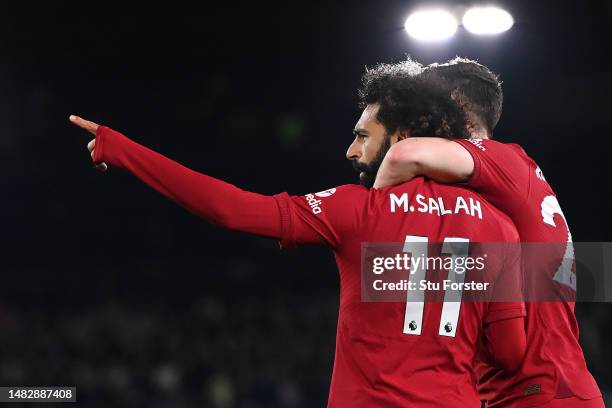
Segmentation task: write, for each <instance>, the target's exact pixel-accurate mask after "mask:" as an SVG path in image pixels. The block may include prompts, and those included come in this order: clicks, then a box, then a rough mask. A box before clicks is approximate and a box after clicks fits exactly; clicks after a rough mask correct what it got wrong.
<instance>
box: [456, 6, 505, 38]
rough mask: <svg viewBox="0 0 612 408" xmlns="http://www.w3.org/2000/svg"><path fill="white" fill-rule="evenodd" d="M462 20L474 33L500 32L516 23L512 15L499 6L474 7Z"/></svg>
mask: <svg viewBox="0 0 612 408" xmlns="http://www.w3.org/2000/svg"><path fill="white" fill-rule="evenodd" d="M462 22H463V26H464V27H465V29H466V30H468V31H469V32H471V33H473V34H499V33H503V32H504V31H507V30H509V29H510V28H511V27H512V26H513V25H514V19H513V18H512V15H510V13H508V12H507V11H506V10H503V9H500V8H497V7H473V8H471V9H469V10H468V11H467V12H466V13H465V14H464V15H463V21H462Z"/></svg>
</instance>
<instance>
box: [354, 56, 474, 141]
mask: <svg viewBox="0 0 612 408" xmlns="http://www.w3.org/2000/svg"><path fill="white" fill-rule="evenodd" d="M421 72H422V66H421V64H419V63H418V62H415V61H413V60H411V59H407V60H406V61H402V62H399V63H396V64H378V65H376V66H375V67H373V68H369V69H368V68H366V72H365V73H364V74H363V76H362V79H361V88H360V89H359V93H358V95H359V102H360V106H361V108H365V107H366V106H367V105H369V104H374V103H377V104H379V105H380V108H379V109H378V114H377V117H376V118H377V120H378V121H379V122H380V123H381V124H382V125H383V126H384V127H385V130H386V131H387V133H388V134H392V133H394V132H395V131H396V130H398V129H399V130H409V131H410V133H411V136H438V137H443V138H447V139H462V138H468V137H469V134H468V132H467V129H466V128H467V119H466V116H465V112H463V110H462V109H461V108H460V107H459V106H458V105H457V103H456V102H455V101H453V99H452V98H451V95H450V93H449V88H448V84H446V83H445V81H444V80H442V79H437V78H435V77H431V78H430V77H426V76H421V75H419V74H420V73H421Z"/></svg>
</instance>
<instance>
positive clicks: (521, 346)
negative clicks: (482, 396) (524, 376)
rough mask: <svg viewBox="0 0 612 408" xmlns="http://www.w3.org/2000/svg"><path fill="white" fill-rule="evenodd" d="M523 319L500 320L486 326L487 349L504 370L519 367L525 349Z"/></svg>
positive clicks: (514, 369) (513, 369) (510, 370)
mask: <svg viewBox="0 0 612 408" xmlns="http://www.w3.org/2000/svg"><path fill="white" fill-rule="evenodd" d="M524 320H525V319H523V318H520V317H519V318H513V319H506V320H500V321H497V322H495V323H492V324H490V325H489V326H488V327H487V328H486V339H487V344H488V347H487V351H488V352H489V354H490V355H491V357H493V360H494V361H495V362H496V363H497V364H498V365H499V366H500V367H501V368H502V369H504V370H506V371H509V372H513V371H516V369H517V368H518V367H519V365H520V364H521V362H522V361H523V357H524V356H525V350H526V349H527V337H526V334H525V321H524Z"/></svg>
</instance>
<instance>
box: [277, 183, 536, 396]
mask: <svg viewBox="0 0 612 408" xmlns="http://www.w3.org/2000/svg"><path fill="white" fill-rule="evenodd" d="M275 197H276V199H277V203H278V206H279V210H280V213H281V216H282V239H281V245H282V246H283V247H294V246H296V245H300V244H326V245H328V246H330V247H331V248H333V250H334V253H335V257H336V262H337V265H338V269H339V273H340V307H339V316H338V326H337V333H336V353H335V359H334V370H333V376H332V382H331V387H330V394H329V402H328V406H329V407H340V408H344V407H407V406H418V407H470V406H472V407H477V406H480V398H479V396H478V395H477V392H476V388H475V387H476V379H475V376H474V360H475V358H476V353H477V352H478V350H479V349H481V348H482V344H483V326H484V325H486V324H487V323H490V322H494V321H498V320H503V319H509V318H515V317H521V316H524V315H525V310H524V305H523V304H522V303H520V302H514V303H512V302H505V303H482V302H461V303H459V302H456V303H444V302H427V301H425V302H421V303H419V302H408V303H406V302H363V301H362V299H361V269H360V268H361V260H362V257H361V248H362V243H364V242H370V243H373V242H402V243H404V242H409V241H410V240H411V239H416V240H419V239H420V240H422V241H421V242H424V241H427V242H431V243H433V242H439V243H442V242H445V240H447V239H455V240H457V239H461V240H463V242H467V243H468V246H469V243H470V242H514V243H517V242H518V234H517V232H516V228H515V227H514V225H513V224H512V222H511V221H510V219H509V218H508V217H507V216H506V215H504V214H503V213H501V212H500V211H499V210H497V209H496V208H494V207H493V206H492V205H490V204H489V203H487V202H486V201H485V200H483V199H482V198H481V197H480V196H479V195H478V194H476V193H474V192H472V191H469V190H467V189H465V188H460V187H456V186H449V185H440V184H437V183H434V182H431V181H426V180H424V179H423V178H417V179H415V180H412V181H410V182H408V183H404V184H401V185H398V186H393V187H389V188H385V189H380V190H377V189H371V190H368V189H366V188H364V187H361V186H357V185H346V186H341V187H338V188H332V189H329V190H325V191H321V192H318V193H314V194H308V195H306V196H299V197H290V196H289V195H287V194H286V193H283V194H280V195H277V196H275ZM451 237H452V238H451ZM515 246H516V245H515ZM489 268H490V270H489V272H490V273H495V269H497V270H499V271H501V270H502V269H505V270H506V271H507V270H508V269H510V270H511V273H510V274H509V276H513V277H514V278H515V281H514V282H513V283H512V284H514V285H516V287H517V288H519V289H518V290H519V291H520V285H521V283H520V260H518V259H515V262H514V264H513V263H512V262H501V260H500V262H498V264H496V265H493V266H492V265H489ZM507 284H508V283H507V282H506V285H507ZM417 321H418V322H419V323H420V324H417V323H416V322H417Z"/></svg>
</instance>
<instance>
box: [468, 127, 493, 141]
mask: <svg viewBox="0 0 612 408" xmlns="http://www.w3.org/2000/svg"><path fill="white" fill-rule="evenodd" d="M470 137H471V138H472V139H489V132H488V131H487V130H486V129H483V128H482V127H480V126H477V127H476V128H472V129H470Z"/></svg>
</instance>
